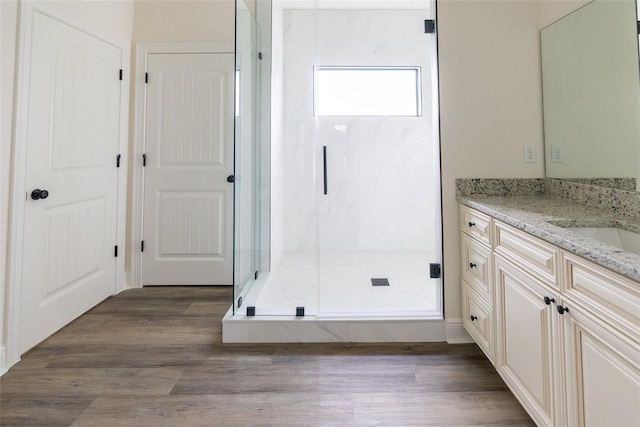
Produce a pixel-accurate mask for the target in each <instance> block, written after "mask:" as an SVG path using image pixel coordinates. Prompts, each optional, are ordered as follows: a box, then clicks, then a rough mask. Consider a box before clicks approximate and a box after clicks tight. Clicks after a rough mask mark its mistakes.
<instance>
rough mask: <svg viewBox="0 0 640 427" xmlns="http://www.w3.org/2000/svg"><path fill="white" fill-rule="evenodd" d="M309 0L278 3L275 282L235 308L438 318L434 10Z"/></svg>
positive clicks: (255, 312)
mask: <svg viewBox="0 0 640 427" xmlns="http://www.w3.org/2000/svg"><path fill="white" fill-rule="evenodd" d="M310 3H311V2H286V1H285V2H274V7H284V10H283V11H282V18H283V19H282V20H283V25H282V28H276V27H275V26H274V28H273V29H272V30H271V31H270V36H269V37H270V39H271V40H272V42H271V47H272V48H273V51H274V54H273V57H274V58H277V57H278V55H276V52H277V51H278V49H280V50H281V56H280V57H281V58H282V64H278V65H279V66H278V67H276V66H275V65H273V64H272V66H271V70H273V71H274V72H277V71H278V70H281V72H282V74H283V75H282V76H281V77H282V82H283V88H282V89H283V90H282V93H276V92H274V93H272V95H271V96H272V97H275V96H281V97H282V100H281V101H282V105H283V110H282V111H283V114H282V123H281V126H282V141H274V140H271V141H270V147H271V150H270V152H269V155H270V161H269V164H270V165H281V168H282V169H281V170H274V169H273V168H272V169H271V171H270V172H271V176H272V179H270V183H269V184H270V185H269V187H270V194H271V195H272V196H274V195H276V194H281V197H275V196H274V197H272V198H271V199H270V200H269V212H270V216H269V221H268V225H269V229H270V235H269V238H270V244H269V245H267V246H268V248H269V260H270V262H269V264H268V270H269V271H266V272H265V273H266V279H265V280H264V283H262V284H261V285H260V286H253V289H251V290H250V291H249V292H248V293H247V296H246V297H245V298H244V302H245V303H248V304H249V305H247V304H245V305H244V306H238V304H237V301H235V303H236V304H235V306H236V307H235V308H236V313H238V314H241V315H247V314H249V315H250V316H251V317H252V318H268V317H270V316H292V317H293V316H296V315H297V318H299V317H300V316H301V315H304V316H305V317H309V316H312V317H314V318H317V319H342V318H351V319H367V318H427V319H429V318H433V319H437V318H440V319H441V318H442V280H441V278H440V274H439V265H440V264H441V258H442V239H441V225H440V224H441V220H440V212H441V208H440V207H441V202H440V181H439V176H440V171H439V147H438V134H437V131H438V129H437V127H438V120H437V111H436V106H437V99H436V98H437V83H436V77H437V75H436V57H437V55H436V39H435V34H434V32H433V30H434V25H433V18H434V16H435V10H434V7H435V6H434V4H433V3H432V2H431V1H341V2H335V1H323V0H316V1H314V2H313V5H312V7H309V5H310ZM274 22H276V21H274ZM275 77H276V78H277V76H275ZM240 93H242V92H240ZM241 105H242V104H241ZM272 105H273V102H272ZM273 125H274V126H275V125H276V124H275V122H274V124H273ZM237 143H238V141H237V140H236V144H237ZM273 177H279V178H278V179H273ZM263 184H264V183H263ZM236 206H237V205H236ZM255 223H260V221H256V222H255ZM263 223H264V222H263ZM236 231H238V230H237V228H236ZM263 246H264V245H263ZM247 309H249V311H246V310H247ZM300 309H302V311H301V310H300Z"/></svg>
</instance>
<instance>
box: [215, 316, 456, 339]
mask: <svg viewBox="0 0 640 427" xmlns="http://www.w3.org/2000/svg"><path fill="white" fill-rule="evenodd" d="M446 340H447V339H446V324H445V320H444V319H442V318H437V317H436V316H429V315H428V314H425V315H424V316H422V317H420V316H406V315H403V316H402V317H390V316H388V315H386V316H384V317H383V316H366V317H365V316H360V315H359V316H349V317H334V316H331V317H325V316H323V317H319V316H305V317H296V316H251V317H249V316H246V315H244V314H237V315H233V308H230V309H229V311H228V312H227V314H226V315H225V317H224V318H223V319H222V342H223V343H293V342H309V343H312V342H316V343H317V342H444V341H446Z"/></svg>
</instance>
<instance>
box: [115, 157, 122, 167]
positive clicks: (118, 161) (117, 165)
mask: <svg viewBox="0 0 640 427" xmlns="http://www.w3.org/2000/svg"><path fill="white" fill-rule="evenodd" d="M121 158H122V156H121V155H120V154H118V155H117V156H116V167H117V168H119V167H120V159H121Z"/></svg>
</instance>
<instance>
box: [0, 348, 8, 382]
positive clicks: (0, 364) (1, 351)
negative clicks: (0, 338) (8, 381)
mask: <svg viewBox="0 0 640 427" xmlns="http://www.w3.org/2000/svg"><path fill="white" fill-rule="evenodd" d="M7 370H8V369H7V349H6V348H4V347H0V377H1V376H3V375H4V374H6V373H7Z"/></svg>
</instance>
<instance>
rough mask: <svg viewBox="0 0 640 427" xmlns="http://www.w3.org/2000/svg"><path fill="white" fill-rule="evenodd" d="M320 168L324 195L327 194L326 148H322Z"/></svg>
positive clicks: (324, 146)
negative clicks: (322, 173) (321, 169)
mask: <svg viewBox="0 0 640 427" xmlns="http://www.w3.org/2000/svg"><path fill="white" fill-rule="evenodd" d="M322 168H323V170H324V194H327V146H326V145H323V146H322Z"/></svg>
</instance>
